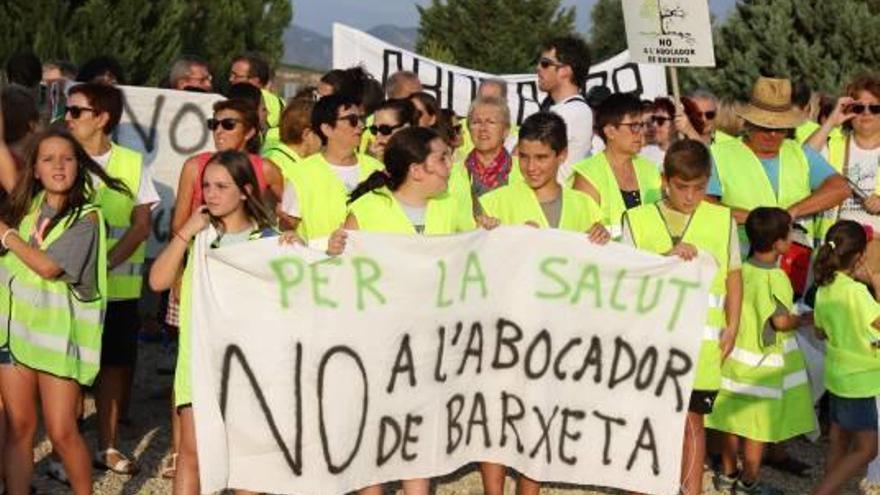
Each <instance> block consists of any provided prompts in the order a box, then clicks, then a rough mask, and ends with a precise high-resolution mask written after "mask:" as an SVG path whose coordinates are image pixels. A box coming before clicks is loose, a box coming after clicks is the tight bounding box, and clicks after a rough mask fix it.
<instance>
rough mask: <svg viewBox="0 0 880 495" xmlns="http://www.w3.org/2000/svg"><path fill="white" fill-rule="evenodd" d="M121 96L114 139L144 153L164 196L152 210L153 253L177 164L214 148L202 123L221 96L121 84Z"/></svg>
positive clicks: (163, 229)
mask: <svg viewBox="0 0 880 495" xmlns="http://www.w3.org/2000/svg"><path fill="white" fill-rule="evenodd" d="M119 89H121V90H122V93H123V95H124V97H125V106H124V108H123V112H122V119H121V120H120V122H119V127H117V129H116V134H115V135H114V137H113V139H114V141H116V142H118V143H119V144H121V145H123V146H126V147H128V148H131V149H134V150H136V151H139V152H141V153H142V154H143V155H144V164H145V165H146V166H147V167H148V168H149V170H150V172H151V173H152V175H153V179H155V183H156V189H157V190H158V191H159V196H161V198H162V202H161V204H160V205H159V207H158V208H156V210H155V211H154V212H153V229H152V233H151V234H150V240H149V244H148V250H149V255H150V257H152V256H154V255H155V254H157V252H158V249H159V248H160V246H162V245H164V243H165V242H166V241H167V240H168V232H169V229H170V224H171V210H172V208H173V207H174V196H175V193H176V191H177V181H178V179H179V178H180V169H181V168H182V167H183V162H185V161H186V159H187V158H189V157H191V156H192V155H195V154H197V153H200V152H202V151H208V150H213V149H214V142H213V140H212V139H211V131H209V130H208V127H207V126H206V125H205V123H206V121H207V120H208V119H209V118H210V117H211V116H212V115H213V110H212V105H213V104H214V102H216V101H218V100H222V99H223V97H222V96H220V95H217V94H208V93H194V92H189V91H177V90H173V89H159V88H146V87H139V86H120V87H119Z"/></svg>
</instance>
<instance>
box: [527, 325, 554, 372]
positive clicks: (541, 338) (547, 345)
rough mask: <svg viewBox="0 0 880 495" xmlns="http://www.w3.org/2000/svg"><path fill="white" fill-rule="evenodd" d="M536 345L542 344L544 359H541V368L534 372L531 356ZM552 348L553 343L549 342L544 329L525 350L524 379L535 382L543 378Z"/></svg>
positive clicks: (548, 335) (548, 333)
mask: <svg viewBox="0 0 880 495" xmlns="http://www.w3.org/2000/svg"><path fill="white" fill-rule="evenodd" d="M538 344H543V347H544V353H543V354H544V357H543V358H541V361H542V364H541V366H540V367H539V368H538V370H537V371H535V370H533V369H532V356H533V353H534V351H535V349H536V348H537V347H538ZM552 347H553V343H552V342H551V341H550V332H548V331H547V329H546V328H545V329H543V330H541V331H540V332H538V335H537V336H536V337H535V340H533V341H532V343H531V344H529V348H528V349H526V355H525V358H524V360H525V365H526V366H525V367H526V378H528V379H529V380H537V379H539V378H541V377H542V376H544V373H546V372H547V368H549V367H550V353H551V352H552Z"/></svg>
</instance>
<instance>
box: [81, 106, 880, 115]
mask: <svg viewBox="0 0 880 495" xmlns="http://www.w3.org/2000/svg"><path fill="white" fill-rule="evenodd" d="M865 110H867V111H868V112H871V114H872V115H880V105H878V104H874V105H865V104H864V103H853V104H852V105H850V106H848V107H847V109H846V113H855V114H859V115H861V114H863V113H865ZM74 118H75V117H74Z"/></svg>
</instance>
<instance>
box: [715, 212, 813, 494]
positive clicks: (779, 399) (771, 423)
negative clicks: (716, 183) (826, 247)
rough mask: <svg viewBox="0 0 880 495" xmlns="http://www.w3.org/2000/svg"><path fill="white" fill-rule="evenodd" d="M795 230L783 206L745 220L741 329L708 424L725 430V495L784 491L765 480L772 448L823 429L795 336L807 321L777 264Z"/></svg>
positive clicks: (722, 482)
mask: <svg viewBox="0 0 880 495" xmlns="http://www.w3.org/2000/svg"><path fill="white" fill-rule="evenodd" d="M790 232H791V215H789V214H788V212H786V211H785V210H783V209H781V208H767V207H759V208H755V209H754V210H752V211H751V213H749V216H748V219H747V220H746V233H747V234H748V237H749V244H750V245H751V249H752V254H751V255H750V256H749V259H748V261H747V262H746V263H745V264H743V267H742V277H743V304H742V314H741V317H740V324H739V331H738V332H737V336H736V344H735V345H734V348H733V352H731V354H730V356H729V357H728V358H727V360H726V361H725V362H724V366H723V367H722V369H721V376H722V379H721V391H720V392H719V394H718V399H717V400H716V401H715V407H714V409H713V410H712V414H710V415H708V416H706V427H708V428H712V429H714V430H719V431H721V432H724V433H723V435H722V437H723V449H722V472H721V473H719V475H718V480H717V483H716V488H717V489H718V490H719V491H721V492H722V493H732V492H735V493H737V494H744V495H752V494H757V495H761V494H771V493H781V491H780V490H778V489H776V488H773V487H770V486H769V485H764V484H762V483H759V482H758V472H759V470H760V468H761V460H762V457H763V455H764V447H765V445H766V444H767V443H773V442H782V441H784V440H787V439H789V438H793V437H796V436H798V435H802V434H804V433H809V432H811V431H813V430H814V429H815V428H816V421H815V417H814V414H813V398H812V396H811V394H810V384H809V382H808V380H807V372H806V369H805V361H804V355H803V353H801V351H800V349H799V348H798V344H797V340H796V339H795V337H794V335H793V333H792V331H794V330H797V328H798V327H799V326H800V325H801V324H802V322H803V321H804V320H805V318H802V317H800V316H796V315H794V314H792V308H793V299H794V291H793V289H792V286H791V282H790V281H789V279H788V276H787V275H786V274H785V272H783V271H782V270H781V269H779V267H778V264H779V258H780V257H781V256H782V255H783V254H785V252H786V251H787V250H788V248H789V245H790V244H791V241H790V240H789V233H790ZM740 451H742V453H743V463H742V471H738V470H737V460H738V458H739V453H740Z"/></svg>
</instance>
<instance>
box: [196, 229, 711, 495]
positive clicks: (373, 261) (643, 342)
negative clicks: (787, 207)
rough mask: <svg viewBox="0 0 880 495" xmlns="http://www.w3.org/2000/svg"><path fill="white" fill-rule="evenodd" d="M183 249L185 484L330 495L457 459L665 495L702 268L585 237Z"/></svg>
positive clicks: (207, 239) (440, 470)
mask: <svg viewBox="0 0 880 495" xmlns="http://www.w3.org/2000/svg"><path fill="white" fill-rule="evenodd" d="M213 237H214V235H213V234H208V233H205V234H202V235H200V236H199V237H198V238H197V241H196V249H195V252H194V256H195V258H194V260H195V263H196V265H195V267H194V272H193V281H192V288H193V289H192V290H193V302H192V304H193V306H192V308H193V312H192V320H191V321H192V328H193V339H192V376H193V397H194V414H195V421H196V434H197V438H198V450H199V452H198V454H199V470H200V473H201V477H202V478H201V479H202V490H204V491H205V492H213V491H216V490H219V489H222V488H226V487H234V488H242V489H250V490H255V491H260V492H268V493H300V494H341V493H345V492H348V491H351V490H355V489H358V488H360V487H363V486H367V485H371V484H375V483H380V482H385V481H392V480H399V479H409V478H414V477H431V476H437V475H443V474H446V473H449V472H452V471H454V470H456V469H457V468H459V467H460V466H463V465H465V464H468V463H471V462H475V461H492V462H498V463H501V464H505V465H507V466H511V467H513V468H515V469H516V470H518V471H520V472H522V473H525V474H526V475H528V476H529V477H531V478H534V479H537V480H543V481H558V482H567V483H576V484H589V485H597V486H609V487H619V488H624V489H628V490H635V491H639V492H643V493H658V494H659V493H672V492H673V491H675V489H676V488H677V485H678V479H679V473H680V468H681V464H680V461H681V459H680V456H681V445H682V435H683V430H684V424H685V414H686V412H687V404H688V397H689V395H690V392H691V385H692V380H693V372H694V370H695V358H696V355H697V352H698V348H699V346H700V341H701V338H702V335H703V328H704V319H705V315H706V311H707V305H708V297H707V289H706V288H707V287H708V283H709V281H710V280H711V277H712V275H713V272H714V270H715V266H714V263H713V262H712V261H711V260H710V259H709V258H707V257H702V258H700V259H699V260H698V261H694V262H682V261H680V260H677V259H671V258H664V257H660V256H656V255H650V254H645V253H642V252H638V251H635V250H633V249H631V248H629V247H625V246H622V245H618V244H613V243H612V244H610V245H608V246H596V245H593V244H590V243H589V242H588V241H587V239H586V237H585V236H584V235H577V234H573V233H568V232H560V231H550V230H536V229H533V228H529V227H503V228H498V229H496V230H493V231H491V232H486V231H479V232H474V233H470V234H463V235H459V236H449V237H439V238H426V237H421V236H394V235H381V234H370V233H364V232H352V233H351V234H350V236H349V239H348V246H347V248H346V253H345V254H344V255H343V256H341V257H338V258H331V259H324V258H325V257H324V256H323V255H321V254H319V253H317V252H315V251H309V250H307V249H306V248H301V247H296V248H294V247H289V246H280V245H279V243H278V241H277V240H275V239H265V240H261V241H252V242H248V243H245V244H240V245H236V246H231V247H226V248H220V249H211V248H210V247H209V245H210V243H211V241H212V240H213Z"/></svg>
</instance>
